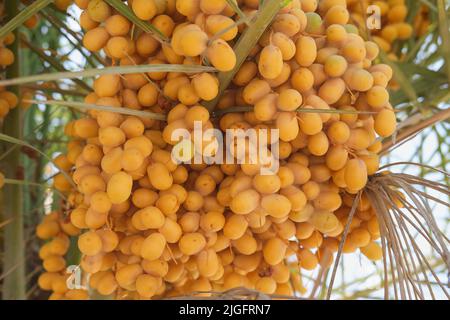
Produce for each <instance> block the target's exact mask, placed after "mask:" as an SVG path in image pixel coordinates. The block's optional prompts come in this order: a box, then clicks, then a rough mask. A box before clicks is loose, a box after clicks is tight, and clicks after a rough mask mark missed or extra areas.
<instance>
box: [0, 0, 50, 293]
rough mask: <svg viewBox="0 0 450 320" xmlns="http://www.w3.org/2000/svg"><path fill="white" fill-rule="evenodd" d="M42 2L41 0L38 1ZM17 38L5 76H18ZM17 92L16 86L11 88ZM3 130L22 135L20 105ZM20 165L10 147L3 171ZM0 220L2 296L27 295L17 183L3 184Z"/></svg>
mask: <svg viewBox="0 0 450 320" xmlns="http://www.w3.org/2000/svg"><path fill="white" fill-rule="evenodd" d="M41 2H42V1H41ZM5 9H6V13H7V16H8V20H11V19H13V18H14V17H16V16H17V15H18V14H19V0H8V1H5ZM15 36H16V40H15V41H14V43H13V44H12V45H11V46H10V49H11V50H12V51H13V52H14V54H15V57H16V59H15V63H14V64H13V65H11V66H10V67H9V68H8V70H7V74H6V76H7V77H8V78H17V77H20V50H19V33H18V31H17V29H16V30H15ZM10 90H11V91H13V92H14V93H15V94H16V95H17V96H20V95H19V88H18V87H14V88H10ZM3 132H5V134H7V135H10V136H12V137H16V138H17V139H20V138H21V136H22V119H21V108H20V107H18V108H15V109H13V110H11V112H10V113H9V115H8V119H7V121H5V122H4V127H3ZM20 165H21V152H20V148H17V149H15V150H14V151H12V152H11V153H10V154H9V155H8V156H7V157H6V158H5V161H4V172H5V175H6V176H7V177H16V174H17V171H18V169H19V168H20ZM3 200H4V203H3V206H2V209H3V212H2V213H3V220H9V219H11V223H9V224H8V225H6V226H5V228H4V250H3V252H4V258H3V263H4V264H3V267H4V269H3V270H4V271H9V270H11V272H9V273H8V275H7V276H6V277H5V279H4V282H3V287H2V295H3V299H21V300H23V299H26V295H25V291H26V280H25V269H26V268H25V267H26V262H25V261H26V260H25V245H24V244H25V242H24V221H23V208H22V200H23V190H22V186H20V185H6V186H5V187H4V190H3Z"/></svg>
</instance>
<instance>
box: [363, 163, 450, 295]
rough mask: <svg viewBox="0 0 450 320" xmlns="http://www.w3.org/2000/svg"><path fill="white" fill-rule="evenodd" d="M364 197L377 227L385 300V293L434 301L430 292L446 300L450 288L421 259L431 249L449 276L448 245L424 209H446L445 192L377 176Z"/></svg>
mask: <svg viewBox="0 0 450 320" xmlns="http://www.w3.org/2000/svg"><path fill="white" fill-rule="evenodd" d="M393 165H396V164H392V165H390V166H393ZM417 165H418V166H423V165H420V164H417ZM440 172H441V173H443V174H445V175H446V176H448V173H445V172H442V171H440ZM425 188H426V189H428V190H433V191H435V192H438V193H440V194H441V195H442V198H437V197H435V196H433V195H431V194H430V193H427V192H425V191H424V189H425ZM399 191H401V193H400V192H399ZM365 192H366V194H367V196H368V198H369V200H370V202H371V204H372V207H373V209H374V211H375V213H376V215H377V218H378V221H379V224H380V232H381V243H382V248H383V256H384V261H383V264H384V273H385V274H384V283H385V288H384V290H385V293H384V297H385V299H389V298H392V297H391V294H390V291H392V292H393V297H394V298H395V299H420V300H422V299H426V298H427V297H430V298H432V299H436V298H437V295H436V292H435V287H438V289H440V291H441V294H443V295H444V296H445V297H447V298H450V291H449V286H448V285H449V284H448V283H444V282H443V281H442V279H440V278H439V277H438V275H437V274H436V272H435V270H434V268H433V267H432V266H431V265H430V262H429V261H428V260H427V255H426V254H425V253H424V251H425V250H424V249H427V248H430V250H432V252H433V253H434V254H436V256H437V257H439V258H440V259H442V261H443V262H444V264H445V266H446V267H447V269H448V270H450V254H449V250H448V245H449V240H448V239H447V238H446V236H445V235H444V234H443V233H442V232H441V230H440V229H439V227H438V224H437V222H436V218H435V216H434V215H433V210H432V208H431V206H430V203H429V202H430V201H431V202H435V203H438V204H440V205H443V206H446V207H450V204H449V203H448V200H447V201H445V200H443V199H448V197H449V196H450V191H449V188H448V186H446V185H444V184H441V183H438V182H435V181H429V180H426V179H423V178H420V177H416V176H412V175H409V174H404V173H391V172H381V173H379V174H377V175H375V176H373V177H372V178H371V179H370V181H369V183H368V185H367V187H366V189H365ZM401 194H403V195H404V196H401ZM388 266H390V268H388ZM388 269H390V271H389V272H388ZM389 279H390V280H389ZM388 281H391V286H390V287H391V290H390V288H389V286H388ZM432 282H433V284H434V285H433V286H432V285H431V283H432ZM447 282H448V281H447Z"/></svg>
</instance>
